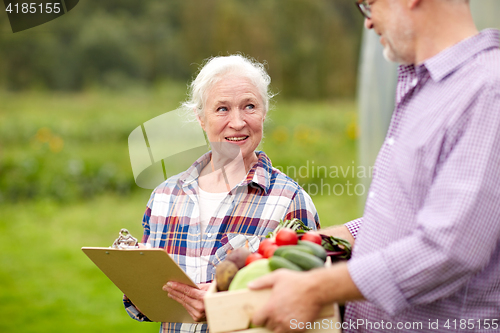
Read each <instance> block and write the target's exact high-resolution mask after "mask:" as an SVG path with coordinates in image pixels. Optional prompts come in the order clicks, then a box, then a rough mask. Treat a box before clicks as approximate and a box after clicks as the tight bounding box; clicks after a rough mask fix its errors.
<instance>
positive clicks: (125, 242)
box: [111, 228, 139, 249]
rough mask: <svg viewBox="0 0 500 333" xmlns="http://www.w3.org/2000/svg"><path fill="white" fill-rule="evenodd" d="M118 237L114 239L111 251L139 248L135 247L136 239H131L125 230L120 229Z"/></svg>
mask: <svg viewBox="0 0 500 333" xmlns="http://www.w3.org/2000/svg"><path fill="white" fill-rule="evenodd" d="M118 235H119V237H118V238H117V239H115V241H114V242H113V245H111V248H113V249H129V248H131V247H139V246H138V245H137V239H136V238H135V237H132V235H131V234H130V232H129V231H128V230H127V229H125V228H124V229H122V230H120V232H119V233H118Z"/></svg>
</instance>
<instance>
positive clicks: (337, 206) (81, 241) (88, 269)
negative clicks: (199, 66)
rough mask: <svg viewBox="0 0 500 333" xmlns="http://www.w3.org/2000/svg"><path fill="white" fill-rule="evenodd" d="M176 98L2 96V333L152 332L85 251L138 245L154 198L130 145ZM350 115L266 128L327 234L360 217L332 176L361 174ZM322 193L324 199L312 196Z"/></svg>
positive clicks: (300, 107) (285, 114)
mask: <svg viewBox="0 0 500 333" xmlns="http://www.w3.org/2000/svg"><path fill="white" fill-rule="evenodd" d="M183 92H184V86H183V85H176V84H165V85H161V86H158V87H157V88H155V89H152V90H150V91H145V90H138V91H130V92H126V93H123V94H118V93H111V92H103V91H101V92H97V91H94V92H87V93H81V94H64V95H59V94H52V93H50V94H49V93H35V92H33V93H5V92H3V93H2V92H0V100H2V105H1V106H0V212H1V213H0V233H1V234H2V235H3V237H2V242H0V265H1V266H0V267H1V269H0V285H1V288H0V313H2V315H1V317H2V320H0V332H85V333H88V332H120V331H127V332H157V331H158V329H159V325H158V324H150V323H138V322H135V321H134V320H132V319H130V318H129V317H128V315H127V314H126V313H125V311H124V310H123V306H122V304H121V292H120V291H119V290H118V289H117V288H116V287H115V286H114V285H113V284H112V283H111V282H110V281H109V280H108V279H107V278H106V277H105V276H104V275H103V274H102V273H101V272H100V271H99V270H98V269H97V268H96V267H95V266H94V265H93V263H92V262H91V261H90V260H89V259H88V258H87V257H86V256H85V255H84V254H83V252H81V250H80V248H81V247H82V246H108V245H110V244H111V243H112V242H113V240H114V239H115V238H116V237H117V235H118V231H119V230H120V229H121V228H124V227H125V228H128V229H129V230H130V231H131V232H132V234H133V235H136V236H140V235H141V233H142V230H141V219H142V214H143V212H144V208H145V205H146V202H147V200H148V198H149V193H150V191H149V190H144V189H140V188H138V187H137V186H135V185H134V184H133V176H132V171H131V168H130V162H129V156H128V147H127V137H128V134H129V133H130V132H131V131H132V130H133V129H134V128H136V127H137V126H138V125H140V124H141V123H143V122H144V121H146V120H149V119H151V118H153V117H155V116H157V115H160V114H162V113H164V112H166V111H169V110H172V109H174V108H176V107H177V106H178V105H179V102H180V101H181V100H182V99H183V98H184V96H183ZM355 115H356V110H355V104H354V102H353V101H330V102H305V101H283V100H278V101H277V102H276V107H275V109H274V110H272V111H270V113H269V115H268V120H267V122H266V124H265V138H264V142H263V143H262V145H261V146H262V147H261V149H263V150H264V151H265V152H266V153H267V154H268V156H269V157H270V158H271V160H272V161H273V165H275V166H277V167H280V168H281V169H283V170H284V171H287V170H288V171H289V173H295V174H290V176H292V177H293V178H295V179H296V180H297V182H298V183H299V184H301V185H303V186H304V188H305V189H306V190H309V191H310V192H311V195H312V198H313V201H314V203H315V205H316V207H317V209H318V212H319V216H320V219H321V222H322V225H323V227H326V226H329V225H334V224H341V223H343V222H346V221H348V220H351V219H354V218H356V217H358V216H359V214H360V210H359V202H358V196H356V195H348V194H347V193H346V191H347V187H346V184H347V182H350V184H355V183H356V177H352V174H351V173H350V172H347V173H346V174H345V175H342V173H341V172H339V173H338V174H334V173H332V172H331V170H332V168H333V169H334V168H337V169H340V168H342V170H344V171H345V170H346V169H347V168H349V167H353V166H355V165H356V126H355V124H356V116H355ZM40 129H43V130H42V131H41V132H40ZM47 129H48V130H47ZM47 138H49V139H47ZM50 138H52V139H54V138H59V139H58V140H59V141H57V140H56V141H55V145H53V146H50ZM61 142H62V146H61ZM57 144H59V146H57ZM75 165H76V166H77V167H76V169H78V165H80V169H81V170H80V171H78V170H77V171H78V172H79V173H78V172H77V171H75V170H74V169H75ZM318 167H323V169H321V170H323V171H322V172H320V173H319V175H318V172H317V171H318ZM71 170H73V171H71ZM82 170H83V171H82ZM324 170H328V171H327V172H326V173H325V172H324ZM75 172H76V173H75ZM313 172H314V175H313ZM103 175H108V178H109V179H108V178H106V179H105V181H104V182H103V183H99V182H98V181H96V179H97V180H99V179H103V178H102V177H104V176H103ZM127 182H128V183H127ZM127 184H128V185H127ZM324 184H327V185H328V186H330V188H329V189H328V188H327V187H325V186H326V185H324ZM120 186H121V187H120ZM124 186H125V190H123V188H124ZM127 186H128V187H127ZM315 186H316V187H315ZM321 186H323V189H327V190H328V193H323V194H321V193H318V194H315V195H314V192H315V191H318V190H319V189H321ZM334 186H337V187H336V188H335V189H336V190H337V191H336V192H337V193H334V192H333V190H332V188H333V187H334ZM82 188H83V189H82ZM340 189H343V190H344V193H343V194H342V195H338V194H340V193H339V192H340ZM352 191H353V189H352V188H351V192H352ZM351 194H352V193H351ZM2 196H3V197H2ZM30 197H33V198H35V199H29V198H30Z"/></svg>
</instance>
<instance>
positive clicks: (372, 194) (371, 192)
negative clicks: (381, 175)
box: [368, 191, 375, 199]
mask: <svg viewBox="0 0 500 333" xmlns="http://www.w3.org/2000/svg"><path fill="white" fill-rule="evenodd" d="M374 197H375V192H373V191H370V193H368V198H370V199H372V198H374Z"/></svg>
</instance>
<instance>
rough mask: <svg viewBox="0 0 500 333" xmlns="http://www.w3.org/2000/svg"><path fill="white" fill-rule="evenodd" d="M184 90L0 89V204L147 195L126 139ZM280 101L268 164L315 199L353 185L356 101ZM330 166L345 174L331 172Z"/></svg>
mask: <svg viewBox="0 0 500 333" xmlns="http://www.w3.org/2000/svg"><path fill="white" fill-rule="evenodd" d="M184 94H185V88H184V86H183V85H181V84H177V83H164V84H162V85H157V86H155V87H153V88H152V89H142V90H141V89H132V90H129V91H126V92H123V93H116V92H113V91H111V90H102V89H100V90H94V91H86V92H85V93H64V94H61V93H59V94H46V93H40V92H0V100H1V101H2V106H0V110H2V112H0V203H1V202H17V201H24V200H30V199H35V200H40V199H43V200H49V199H50V200H54V201H58V202H70V201H75V200H81V199H89V198H92V197H94V196H96V195H99V194H102V193H115V194H118V195H128V194H130V193H131V192H141V191H143V192H144V193H146V192H147V193H149V192H150V191H149V190H142V189H141V188H139V187H138V186H137V185H136V184H135V182H134V178H133V173H132V170H131V165H130V159H129V152H128V140H127V138H128V136H129V134H130V133H131V132H132V130H134V129H135V128H136V127H137V126H139V125H140V124H142V123H144V122H145V121H147V120H150V119H151V118H154V117H156V116H158V115H160V114H163V113H165V112H167V111H170V110H173V109H175V108H176V107H177V106H178V105H179V102H180V101H181V100H182V99H183V97H184ZM279 98H280V99H279V100H278V101H276V103H275V104H276V105H275V108H274V109H273V110H271V111H270V112H269V114H268V116H267V118H266V123H265V127H264V133H265V137H264V140H263V142H262V144H261V146H260V148H259V149H262V150H264V151H265V152H266V153H267V154H268V156H269V157H270V158H271V160H272V162H273V165H274V166H276V167H278V168H280V170H282V171H284V172H286V173H289V175H290V176H291V177H292V178H294V179H295V180H296V181H297V182H298V183H299V184H300V185H302V186H303V187H304V189H306V191H309V192H312V193H311V195H313V196H314V195H316V194H318V191H319V190H320V189H321V187H322V186H323V184H324V183H328V184H330V185H329V186H328V187H330V188H331V186H333V185H335V184H341V185H342V186H344V185H345V183H346V182H347V181H349V182H350V183H351V184H354V183H356V182H357V177H356V175H354V176H353V175H352V173H351V172H350V171H349V172H346V171H345V170H352V168H354V163H355V161H354V160H355V159H356V158H355V154H356V137H355V136H353V134H352V133H353V129H352V127H353V126H355V124H354V125H353V121H355V115H356V109H355V104H354V103H353V102H352V101H350V100H346V101H336V102H331V101H330V102H328V101H324V102H310V101H309V102H305V101H302V102H300V101H297V100H295V101H288V100H287V99H285V98H283V97H281V96H280V97H279ZM354 132H355V131H354ZM320 167H323V169H322V173H319V172H318V170H319V168H320ZM332 168H339V169H340V168H342V171H344V172H343V173H344V174H342V173H341V172H338V176H336V175H333V176H332ZM310 184H311V185H310ZM312 184H316V185H312ZM330 192H331V191H330ZM337 192H338V191H337ZM327 196H328V195H327ZM315 200H316V198H315Z"/></svg>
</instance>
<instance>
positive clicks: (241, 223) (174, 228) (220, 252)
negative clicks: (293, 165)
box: [124, 152, 319, 332]
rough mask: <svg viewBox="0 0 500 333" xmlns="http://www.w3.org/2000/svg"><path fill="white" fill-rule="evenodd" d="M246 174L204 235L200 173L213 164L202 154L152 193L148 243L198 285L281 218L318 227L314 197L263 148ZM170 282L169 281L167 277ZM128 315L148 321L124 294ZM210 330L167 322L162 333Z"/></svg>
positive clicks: (146, 226)
mask: <svg viewBox="0 0 500 333" xmlns="http://www.w3.org/2000/svg"><path fill="white" fill-rule="evenodd" d="M257 155H258V162H257V163H256V164H255V165H254V166H253V168H252V169H251V170H250V171H249V172H248V174H247V177H246V178H245V179H244V180H243V181H242V182H240V183H239V184H238V185H236V186H235V187H234V188H233V189H232V190H231V191H230V192H229V193H228V195H227V196H226V198H225V199H224V200H223V201H222V203H221V204H220V206H219V207H218V208H217V209H216V211H215V215H214V216H213V217H212V219H211V220H210V222H209V225H208V226H207V229H206V230H205V233H204V234H203V237H201V238H200V210H199V206H198V176H199V174H200V172H201V170H202V169H203V168H204V167H205V166H206V165H207V164H208V163H209V162H210V157H211V153H207V154H205V155H203V156H202V157H201V158H200V159H198V160H197V161H196V162H195V163H194V164H193V165H192V166H191V167H190V168H189V169H188V170H187V171H186V172H184V173H182V174H179V175H177V176H173V177H171V178H169V179H167V180H166V181H165V182H164V183H162V184H161V185H160V186H158V187H157V188H156V189H155V190H154V191H153V193H152V195H151V198H150V200H149V202H148V205H147V209H146V213H145V214H144V219H143V223H142V224H143V227H144V236H143V239H142V242H143V243H146V242H147V243H149V244H151V246H152V247H160V248H165V249H166V250H167V252H168V253H169V254H170V255H171V257H172V258H173V259H174V260H175V261H176V262H177V263H178V264H179V266H180V267H181V268H182V269H183V270H184V271H185V272H186V273H187V274H188V275H189V276H190V277H191V279H192V280H193V281H194V282H195V283H204V282H211V281H212V280H213V278H214V276H215V266H216V265H217V264H218V263H219V262H221V261H223V260H224V258H225V257H226V255H227V252H228V251H229V250H231V249H235V248H238V247H241V246H244V245H245V243H246V241H248V243H249V246H250V250H251V251H252V252H254V251H256V250H257V248H258V247H259V244H260V240H261V239H262V238H264V237H265V236H266V235H267V234H268V233H269V232H270V231H272V230H274V229H275V228H276V226H277V225H278V223H279V221H280V220H284V219H292V218H298V219H300V220H302V221H303V222H304V223H305V224H306V225H307V226H309V227H311V228H313V229H316V228H319V218H318V214H317V212H316V208H315V207H314V204H313V202H312V200H311V197H310V196H309V195H308V194H307V193H306V192H305V191H304V190H303V189H302V188H301V187H300V186H299V185H298V184H297V183H296V182H295V181H293V180H292V179H291V178H289V177H288V176H286V175H285V174H284V173H282V172H281V171H279V170H277V169H275V168H273V167H272V165H271V161H270V160H269V158H268V157H267V156H266V154H264V153H263V152H257ZM165 282H167V281H165ZM124 304H125V308H126V310H127V312H128V313H129V315H130V316H131V317H132V318H134V319H137V320H140V321H148V319H147V318H146V317H145V316H144V315H143V314H141V313H140V312H138V311H137V309H136V308H135V307H134V306H133V304H132V303H131V302H130V301H129V300H128V299H127V298H126V297H125V298H124ZM195 330H196V332H200V331H201V332H205V331H206V330H207V325H206V324H182V323H162V327H161V332H194V331H195Z"/></svg>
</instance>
